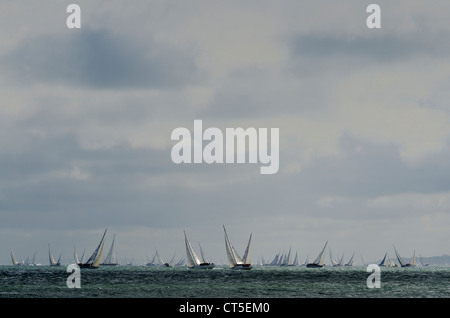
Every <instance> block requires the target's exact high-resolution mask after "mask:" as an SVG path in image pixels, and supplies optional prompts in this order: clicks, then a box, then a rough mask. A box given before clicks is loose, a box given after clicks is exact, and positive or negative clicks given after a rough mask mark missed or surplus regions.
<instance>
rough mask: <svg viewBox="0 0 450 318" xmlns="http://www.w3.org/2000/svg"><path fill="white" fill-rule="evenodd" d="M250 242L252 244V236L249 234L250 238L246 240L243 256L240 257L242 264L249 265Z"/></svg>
mask: <svg viewBox="0 0 450 318" xmlns="http://www.w3.org/2000/svg"><path fill="white" fill-rule="evenodd" d="M251 242H252V235H251V234H250V238H249V239H248V244H247V248H246V249H245V252H244V256H243V257H242V260H243V262H244V264H250V255H251V249H250V244H251Z"/></svg>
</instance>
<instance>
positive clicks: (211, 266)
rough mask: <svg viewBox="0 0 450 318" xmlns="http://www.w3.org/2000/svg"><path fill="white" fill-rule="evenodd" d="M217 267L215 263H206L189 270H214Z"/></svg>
mask: <svg viewBox="0 0 450 318" xmlns="http://www.w3.org/2000/svg"><path fill="white" fill-rule="evenodd" d="M215 266H216V265H214V264H213V263H205V264H200V265H195V266H191V267H188V268H189V269H213V268H214V267H215Z"/></svg>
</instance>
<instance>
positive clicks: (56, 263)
mask: <svg viewBox="0 0 450 318" xmlns="http://www.w3.org/2000/svg"><path fill="white" fill-rule="evenodd" d="M60 259H61V256H60ZM48 260H49V262H50V266H57V265H59V264H60V262H59V259H58V261H56V260H55V258H54V257H53V254H52V252H51V251H50V243H49V244H48Z"/></svg>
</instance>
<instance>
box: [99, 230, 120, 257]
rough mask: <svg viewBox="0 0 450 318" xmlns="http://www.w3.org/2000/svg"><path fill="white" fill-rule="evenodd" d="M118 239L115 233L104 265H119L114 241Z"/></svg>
mask: <svg viewBox="0 0 450 318" xmlns="http://www.w3.org/2000/svg"><path fill="white" fill-rule="evenodd" d="M115 239H116V234H114V235H113V240H112V243H111V247H110V248H109V251H108V254H107V255H106V258H105V260H104V262H103V263H102V265H117V261H116V252H115V250H114V242H115Z"/></svg>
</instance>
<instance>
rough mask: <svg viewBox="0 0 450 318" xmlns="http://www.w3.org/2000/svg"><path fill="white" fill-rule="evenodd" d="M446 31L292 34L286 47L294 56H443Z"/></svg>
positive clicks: (447, 47) (447, 46) (448, 49)
mask: <svg viewBox="0 0 450 318" xmlns="http://www.w3.org/2000/svg"><path fill="white" fill-rule="evenodd" d="M448 40H449V34H447V33H428V32H425V31H423V32H418V33H413V34H402V35H396V34H394V33H393V32H389V33H384V34H383V33H382V34H377V35H374V34H373V33H372V34H367V35H366V36H361V35H359V36H356V35H355V36H347V37H343V36H337V35H335V36H331V35H325V34H317V35H316V34H303V35H297V36H293V37H292V38H291V39H290V42H289V47H290V51H291V54H292V56H293V57H307V58H314V57H318V58H330V57H332V56H335V57H344V58H345V57H347V58H350V59H354V58H364V59H365V60H366V59H369V60H374V61H376V62H389V61H398V60H400V59H409V58H411V57H414V56H418V55H424V56H431V57H446V56H448V54H449V53H450V44H449V41H448Z"/></svg>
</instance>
